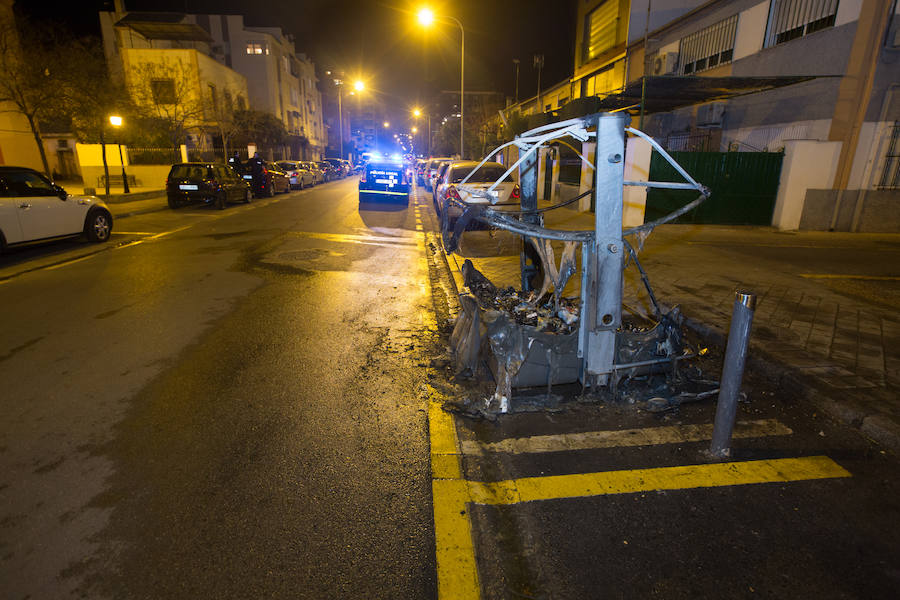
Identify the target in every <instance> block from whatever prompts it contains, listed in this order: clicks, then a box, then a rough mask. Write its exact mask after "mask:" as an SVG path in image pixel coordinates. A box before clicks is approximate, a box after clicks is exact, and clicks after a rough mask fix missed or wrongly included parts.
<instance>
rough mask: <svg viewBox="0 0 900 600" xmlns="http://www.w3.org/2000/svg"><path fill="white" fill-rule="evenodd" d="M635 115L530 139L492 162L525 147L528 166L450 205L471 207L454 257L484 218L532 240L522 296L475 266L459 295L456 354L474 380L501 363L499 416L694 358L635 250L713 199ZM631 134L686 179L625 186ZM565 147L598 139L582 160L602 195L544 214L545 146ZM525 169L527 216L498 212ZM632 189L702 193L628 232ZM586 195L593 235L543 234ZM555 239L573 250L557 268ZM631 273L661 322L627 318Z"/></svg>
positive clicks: (554, 126)
mask: <svg viewBox="0 0 900 600" xmlns="http://www.w3.org/2000/svg"><path fill="white" fill-rule="evenodd" d="M629 119H630V118H629V116H628V115H627V114H625V113H623V112H614V113H597V114H593V115H589V116H586V117H581V118H576V119H570V120H566V121H561V122H557V123H551V124H548V125H544V126H541V127H537V128H535V129H532V130H530V131H527V132H525V133H523V134H522V135H520V136H518V137H516V139H515V140H513V141H512V142H509V143H507V144H504V145H503V146H500V147H499V148H497V149H495V150H494V151H492V152H491V153H490V154H489V155H488V157H491V156H494V155H495V154H497V152H499V151H501V150H503V149H504V148H506V147H507V146H515V147H517V148H518V151H519V158H518V160H516V161H515V163H513V164H512V165H510V166H509V168H508V170H507V171H506V172H505V173H504V174H503V175H502V176H501V177H500V178H499V179H498V180H497V181H496V182H495V183H494V184H493V185H492V186H491V187H489V188H488V189H486V190H484V189H476V188H475V187H474V186H472V187H466V183H467V180H468V177H466V178H464V179H463V180H462V182H460V184H459V188H460V189H461V190H464V191H466V192H468V198H469V200H468V201H462V200H457V199H449V200H448V201H449V202H455V203H457V204H458V205H459V208H461V209H462V215H461V216H460V217H459V218H458V219H456V221H455V223H453V224H452V225H451V223H450V222H449V221H448V220H447V219H442V236H443V241H444V247H445V250H446V251H447V252H448V253H450V252H454V251H456V250H458V247H459V240H460V237H461V236H462V235H464V233H465V231H466V230H467V228H469V227H470V226H471V225H472V224H473V223H474V222H480V223H482V224H486V225H488V226H490V227H493V228H498V229H503V230H506V231H509V232H511V233H513V234H516V235H520V236H522V239H523V242H524V243H523V245H522V254H521V260H520V265H521V282H522V286H521V290H499V289H497V288H496V287H494V285H493V284H492V283H491V282H490V281H488V280H487V278H485V277H484V276H483V275H482V274H481V273H479V272H478V271H477V270H476V269H475V268H474V266H473V265H472V263H471V262H468V261H467V262H466V263H465V265H464V267H463V276H464V280H465V285H466V290H465V291H464V292H463V293H462V294H461V295H460V305H461V308H462V312H461V313H460V315H459V318H458V319H457V322H456V324H455V327H454V330H453V333H452V335H451V339H450V345H451V351H452V353H453V356H454V360H455V367H456V370H457V372H458V373H467V372H468V373H475V372H477V371H478V367H479V365H480V364H482V362H483V361H486V362H488V363H489V364H490V365H491V368H492V371H493V374H494V378H495V380H496V383H497V387H496V390H495V392H494V394H493V396H492V397H491V398H489V399H488V400H487V401H486V403H487V405H489V406H490V407H492V410H495V411H499V412H506V411H507V409H508V405H509V400H510V398H511V395H512V389H513V388H516V387H528V386H538V385H547V386H550V385H554V384H561V383H574V382H581V383H582V385H583V386H584V387H585V388H591V389H594V390H596V389H599V388H609V387H610V386H612V387H615V385H616V384H617V382H618V381H619V379H620V378H621V377H622V376H628V375H629V374H634V373H636V372H638V371H639V370H644V371H646V370H647V369H648V368H653V367H665V366H674V365H675V364H677V361H678V360H680V359H682V358H684V356H685V355H684V352H683V347H682V344H681V317H680V315H679V313H678V310H677V308H675V309H671V310H666V311H664V309H663V308H662V306H661V305H660V304H659V303H658V302H657V300H656V298H655V296H654V294H653V290H652V288H651V287H650V283H649V279H648V278H647V275H646V273H645V272H644V270H643V268H642V267H641V264H640V262H639V260H638V251H637V250H636V247H637V248H638V249H639V248H640V247H641V246H642V245H643V240H644V239H645V237H646V236H647V235H648V234H649V233H650V232H651V231H652V230H653V228H654V227H656V226H658V225H661V224H663V223H668V222H670V221H672V220H674V219H676V218H678V217H679V216H680V215H682V214H684V213H686V212H688V211H690V210H692V209H693V208H695V207H696V206H698V205H699V204H700V203H702V202H703V201H704V200H705V199H706V198H708V197H709V194H710V192H709V190H708V189H707V188H706V187H704V186H703V185H701V184H700V183H698V182H697V181H695V180H694V179H693V178H692V177H691V176H690V175H689V174H688V173H687V172H686V171H685V170H684V169H683V168H682V167H681V166H680V165H678V164H677V163H676V162H675V160H674V159H672V157H671V156H669V154H668V153H666V152H665V150H663V148H661V147H660V146H659V144H657V143H656V142H655V141H654V140H653V139H652V138H651V137H650V136H648V135H646V134H645V133H643V132H641V131H639V130H637V129H634V128H632V127H630V125H629ZM629 136H631V137H637V138H642V139H644V140H646V141H647V142H648V143H649V144H650V145H651V146H652V147H653V148H654V149H655V150H656V151H657V152H659V153H660V155H662V156H663V157H664V158H665V159H666V160H667V161H668V162H669V163H670V164H671V165H672V166H673V168H675V170H676V171H677V172H678V173H679V174H680V175H681V176H682V177H683V178H684V181H683V182H677V183H672V182H652V181H627V180H625V145H626V140H627V139H628V137H629ZM567 139H568V140H569V141H570V142H571V141H573V140H574V141H576V142H585V141H589V140H594V141H596V152H595V155H594V160H593V161H589V160H588V159H587V158H585V157H584V156H582V155H581V154H579V156H580V158H581V160H582V161H584V163H585V165H586V166H587V167H588V168H591V169H593V170H594V171H595V177H594V181H595V185H594V188H593V189H591V190H589V191H588V192H586V193H585V194H582V195H580V196H576V197H575V198H573V199H571V200H568V201H566V202H563V203H560V204H557V205H554V206H548V207H543V208H540V209H539V208H538V202H537V169H538V149H539V148H541V147H542V146H546V145H547V144H550V143H552V142H563V143H566V140H567ZM487 160H488V158H485V159H484V160H482V161H481V163H480V164H479V165H478V167H480V166H481V165H483V164H484V163H486V162H487ZM478 167H476V168H475V169H473V171H472V173H475V172H476V171H477V170H478ZM516 171H518V176H519V177H518V179H519V185H520V188H521V195H520V207H519V210H517V211H509V210H500V209H499V207H497V206H495V204H496V203H497V196H496V194H492V193H491V192H492V191H493V190H494V188H495V187H496V186H497V185H499V182H501V181H504V180H505V179H506V178H507V177H508V176H510V175H511V174H512V173H514V172H516ZM470 175H471V173H470ZM624 186H645V187H649V188H668V189H679V190H694V191H696V192H697V194H698V195H697V198H696V199H695V200H694V201H693V202H690V203H688V204H687V205H685V206H683V207H681V208H680V209H678V210H677V211H675V212H673V213H671V214H669V215H666V216H665V217H663V218H661V219H658V220H656V221H652V222H648V223H644V224H643V225H640V226H637V227H633V228H630V229H624V230H623V226H622V212H623V189H624ZM587 194H593V200H594V206H595V211H594V217H595V218H594V229H593V230H587V231H568V230H565V231H564V230H555V229H549V228H546V227H545V226H544V218H543V215H544V213H545V212H546V211H548V210H553V209H556V208H560V207H561V206H564V205H566V204H570V203H572V202H575V201H577V200H579V199H580V198H582V197H584V196H586V195H587ZM445 212H446V211H445ZM552 242H557V243H559V242H561V243H562V245H563V250H562V252H561V255H560V259H559V261H558V262H557V260H556V257H555V252H554V249H553V247H552V246H551V243H552ZM578 246H580V250H581V269H580V271H581V272H580V278H581V280H580V283H581V286H580V287H581V292H580V297H579V298H578V299H577V300H574V299H564V298H562V290H563V288H564V287H565V286H566V283H567V282H568V281H569V280H570V279H571V278H572V277H573V276H576V274H577V271H578V267H577V260H576V253H577V252H578ZM629 265H631V266H633V267H634V268H636V269H637V270H638V271H639V273H640V277H641V281H642V282H643V285H644V287H645V289H646V292H647V294H648V297H649V301H650V304H651V306H652V312H653V313H654V314H653V322H652V323H650V324H645V325H644V326H635V325H634V324H632V323H628V322H625V321H623V314H622V304H623V287H624V271H625V269H626V267H627V266H629ZM538 280H539V283H537V281H538Z"/></svg>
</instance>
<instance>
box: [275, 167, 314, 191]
mask: <svg viewBox="0 0 900 600" xmlns="http://www.w3.org/2000/svg"><path fill="white" fill-rule="evenodd" d="M275 164H276V165H278V166H279V167H281V168H282V169H284V172H285V173H287V176H288V178H290V180H291V189H297V190H302V189H303V188H305V187H311V186H313V185H315V184H316V179H315V177H314V176H313V174H312V172H311V171H310V170H309V169H307V168H306V167H305V166H303V163H302V162H298V161H295V160H282V161H278V162H277V163H275Z"/></svg>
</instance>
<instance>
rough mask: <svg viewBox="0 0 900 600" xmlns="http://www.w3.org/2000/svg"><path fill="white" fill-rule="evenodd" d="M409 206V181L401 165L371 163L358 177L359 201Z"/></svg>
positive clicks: (385, 162) (387, 162)
mask: <svg viewBox="0 0 900 600" xmlns="http://www.w3.org/2000/svg"><path fill="white" fill-rule="evenodd" d="M378 200H386V201H390V202H402V203H404V204H409V180H408V179H407V178H406V169H405V168H404V166H403V163H400V162H395V161H371V162H369V164H367V165H366V168H365V169H364V170H363V172H362V174H361V175H360V177H359V201H360V202H361V203H362V202H375V201H378Z"/></svg>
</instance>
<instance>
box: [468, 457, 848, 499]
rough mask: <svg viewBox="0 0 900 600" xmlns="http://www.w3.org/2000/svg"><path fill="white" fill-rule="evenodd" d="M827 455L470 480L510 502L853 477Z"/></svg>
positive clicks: (472, 489) (477, 494)
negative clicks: (494, 479) (483, 480)
mask: <svg viewBox="0 0 900 600" xmlns="http://www.w3.org/2000/svg"><path fill="white" fill-rule="evenodd" d="M850 476H851V475H850V472H849V471H847V470H846V469H844V468H843V467H841V466H840V465H839V464H837V463H836V462H834V461H833V460H831V459H830V458H828V457H827V456H808V457H801V458H778V459H771V460H751V461H743V462H726V463H713V464H701V465H687V466H678V467H660V468H654V469H636V470H628V471H606V472H601V473H579V474H574V475H555V476H549V477H526V478H522V479H510V480H506V481H497V482H475V481H469V482H468V487H469V496H470V498H471V499H472V501H473V502H476V503H478V504H491V505H505V504H518V503H520V502H534V501H537V500H559V499H564V498H583V497H587V496H605V495H610V494H631V493H635V492H652V491H659V490H686V489H694V488H711V487H723V486H734V485H750V484H761V483H778V482H780V483H784V482H789V481H809V480H815V479H833V478H842V477H850Z"/></svg>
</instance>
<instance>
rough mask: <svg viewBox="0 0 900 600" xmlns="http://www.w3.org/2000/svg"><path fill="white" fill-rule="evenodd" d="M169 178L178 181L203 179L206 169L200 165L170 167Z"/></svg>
mask: <svg viewBox="0 0 900 600" xmlns="http://www.w3.org/2000/svg"><path fill="white" fill-rule="evenodd" d="M169 177H173V178H178V179H203V178H204V177H206V167H205V166H200V165H172V170H171V171H169Z"/></svg>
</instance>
